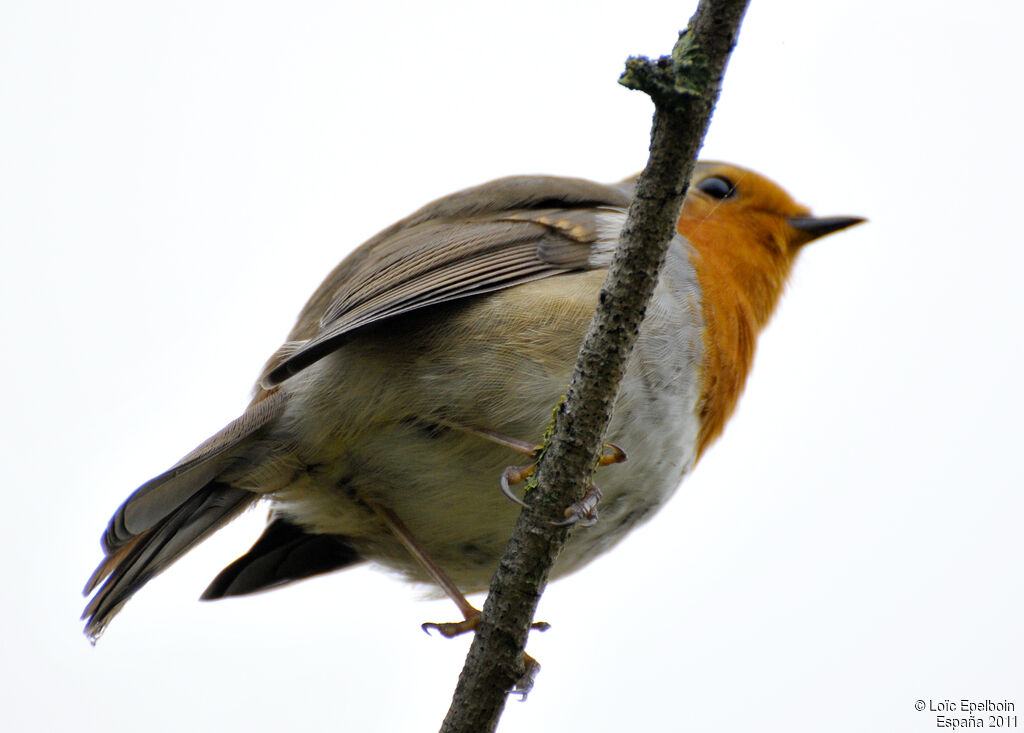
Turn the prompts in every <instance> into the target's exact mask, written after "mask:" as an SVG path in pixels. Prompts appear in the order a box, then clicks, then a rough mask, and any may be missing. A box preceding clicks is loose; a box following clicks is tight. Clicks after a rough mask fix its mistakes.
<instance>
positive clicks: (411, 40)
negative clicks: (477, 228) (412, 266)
mask: <svg viewBox="0 0 1024 733" xmlns="http://www.w3.org/2000/svg"><path fill="white" fill-rule="evenodd" d="M349 5H357V4H355V3H352V4H349V3H341V2H334V3H332V2H290V3H267V2H251V1H250V2H236V3H228V2H215V1H210V0H206V1H204V2H165V3H137V2H120V3H113V2H92V3H74V2H44V1H41V0H31V1H30V0H24V1H21V2H18V1H12V0H7V1H6V2H4V3H3V4H2V5H0V104H2V105H3V111H2V114H0V244H2V247H3V264H2V266H0V313H2V315H0V329H2V331H0V337H2V341H3V344H4V349H5V358H4V359H3V364H2V366H0V370H2V376H3V383H4V385H5V387H6V395H5V406H4V409H3V414H4V419H3V420H2V425H0V431H2V441H0V445H2V448H0V450H2V451H3V454H2V455H3V465H4V469H5V470H4V477H5V487H4V492H5V495H4V507H5V511H4V513H3V517H2V519H0V524H2V534H0V537H2V540H0V541H2V543H3V548H2V549H3V552H2V554H0V558H2V559H0V574H2V575H0V577H2V581H3V587H4V589H5V602H4V603H3V604H0V624H2V627H3V628H4V629H5V633H4V640H3V642H2V643H0V644H2V649H3V651H2V654H0V690H2V692H0V697H2V698H4V702H3V705H2V706H0V727H3V728H4V729H5V730H11V731H15V730H17V731H22V730H25V731H37V730H38V731H58V730H74V731H110V730H124V731H136V730H138V731H182V730H199V731H205V730H220V731H249V732H258V731H274V730H286V729H287V730H291V729H303V730H311V731H318V730H325V731H326V730H331V731H397V730H403V731H414V730H415V731H430V730H436V729H437V727H438V726H439V724H440V721H441V719H442V717H443V715H444V713H445V711H446V710H447V708H448V705H449V701H450V696H451V692H452V690H453V688H454V684H455V681H456V678H457V675H458V672H459V670H460V669H461V665H462V660H463V657H464V655H465V651H466V649H467V648H468V644H469V641H468V639H459V640H455V641H446V640H442V639H439V638H436V637H434V638H431V637H427V636H426V635H424V634H423V633H422V632H421V631H420V629H419V624H420V623H421V622H423V621H427V620H450V619H451V618H452V617H453V611H454V609H453V607H452V606H451V605H450V604H448V603H445V602H427V601H423V600H421V595H422V594H421V591H420V590H418V589H416V588H415V587H410V586H407V585H404V584H402V583H400V582H398V581H397V580H396V579H394V578H393V577H391V576H390V575H388V574H387V573H385V572H381V571H379V570H375V569H373V568H360V569H356V570H353V571H349V572H344V573H340V574H336V575H333V576H330V577H327V578H322V579H318V580H314V581H310V582H307V583H303V584H300V585H297V586H295V587H292V588H289V589H285V590H281V591H278V592H273V593H268V594H265V595H262V596H259V597H254V598H248V599H240V600H232V601H224V602H219V603H213V604H203V603H199V602H198V601H197V600H196V599H197V597H198V595H199V593H200V592H201V591H202V590H203V589H204V588H205V587H206V584H207V583H208V582H209V580H210V579H212V577H213V576H214V575H215V574H216V573H217V572H218V571H219V570H220V569H221V568H222V567H223V566H224V565H225V564H227V563H228V562H230V561H231V560H233V559H234V558H235V557H236V556H237V555H238V554H240V553H241V552H243V551H244V550H246V549H247V548H248V547H249V545H250V543H251V542H252V540H253V539H254V538H255V537H256V536H257V535H258V534H259V532H260V525H261V523H262V521H263V511H262V510H257V511H256V512H253V513H251V514H250V515H247V516H246V517H245V518H243V519H242V520H240V521H238V522H237V523H236V524H234V525H232V526H231V527H230V528H228V529H226V530H224V531H223V532H222V533H220V534H219V535H218V536H217V537H216V538H214V539H213V540H211V541H209V542H208V543H206V544H205V545H203V546H202V547H201V548H200V549H199V550H197V551H195V552H193V553H191V554H190V555H189V556H188V557H187V558H185V559H184V560H182V561H181V562H180V563H179V564H177V565H176V566H175V567H173V568H172V569H171V570H169V571H168V572H167V573H165V574H164V575H163V576H161V577H160V578H158V579H157V580H156V581H154V582H153V583H151V584H150V585H149V586H148V587H146V589H145V590H144V591H143V592H141V593H140V594H139V595H138V596H137V597H136V598H135V599H134V600H133V601H132V602H131V603H129V604H128V606H127V607H126V608H125V610H124V612H123V613H122V614H121V616H119V617H118V618H117V619H116V621H115V622H114V624H113V625H112V626H111V627H110V629H109V631H108V633H107V634H106V636H105V637H104V638H103V639H102V641H101V642H100V644H99V645H98V646H97V647H95V648H92V647H90V646H89V644H88V642H87V641H86V640H85V638H84V637H83V636H81V633H80V629H81V627H80V624H79V622H78V615H79V613H80V611H81V608H82V603H83V601H82V598H81V597H80V595H79V594H80V589H81V587H82V585H83V583H84V581H85V579H86V578H87V577H88V575H89V573H90V572H91V571H92V569H93V567H94V566H95V564H96V562H97V561H98V560H99V559H100V548H99V544H98V539H99V536H100V533H101V531H102V530H103V528H104V526H105V524H106V521H107V519H108V517H109V516H110V514H111V513H112V511H113V510H114V509H115V508H116V506H117V505H118V504H119V503H120V501H121V500H122V499H123V498H124V497H125V496H126V495H127V494H128V493H129V492H130V491H131V490H132V489H134V488H135V487H136V486H137V485H138V484H140V483H141V482H142V481H144V480H146V479H148V478H150V477H151V476H153V475H154V474H156V473H158V472H160V471H162V470H163V469H165V468H166V467H168V466H169V465H170V464H172V463H173V462H174V461H176V460H177V459H178V458H179V457H180V456H181V455H183V454H184V453H186V452H188V451H189V450H190V449H191V448H192V447H193V446H194V445H195V444H197V443H198V442H200V441H201V440H202V439H204V438H205V437H207V436H208V435H209V434H211V433H212V432H214V431H215V430H217V429H218V428H220V427H221V425H223V424H224V423H226V422H228V421H229V420H231V419H232V418H234V417H235V416H236V415H237V414H238V413H239V412H240V411H241V410H242V409H243V407H244V406H245V404H246V402H247V396H248V391H249V388H250V385H251V383H252V381H253V380H254V378H255V376H256V374H257V371H258V370H259V368H260V366H261V365H262V363H263V361H264V359H265V358H266V357H267V356H268V355H269V354H270V353H272V352H273V351H274V350H275V349H276V348H277V346H278V345H279V343H280V341H281V340H282V339H283V338H284V335H285V334H286V333H287V331H288V329H289V328H290V326H291V323H292V321H293V319H294V317H295V315H296V314H297V313H298V311H299V309H300V308H301V306H302V304H303V303H304V302H305V299H306V297H307V296H308V295H309V294H310V293H311V292H312V290H313V288H315V287H316V285H317V284H318V283H319V282H320V280H321V279H322V278H323V276H324V275H325V274H326V273H327V272H328V271H329V270H330V269H331V268H332V267H333V266H334V265H335V264H336V262H337V261H338V260H340V259H341V258H342V257H343V256H344V255H345V254H346V253H347V252H348V251H349V250H350V249H352V248H353V247H355V246H356V245H358V244H359V243H360V242H362V241H363V240H365V239H366V238H367V237H369V236H370V235H372V234H374V233H375V232H377V231H378V230H380V229H382V228H384V227H385V226H387V225H388V224H390V223H392V222H393V221H394V220H396V219H398V218H399V217H401V216H403V215H405V214H407V213H409V212H410V211H412V210H413V209H415V208H417V207H419V206H420V205H422V204H424V203H426V202H427V201H430V200H432V199H434V198H436V197H438V196H440V195H443V194H446V193H449V192H451V191H454V190H457V189H459V188H463V187H465V186H468V185H472V184H476V183H480V182H483V181H485V180H488V179H491V178H495V177H498V176H503V175H509V174H514V173H552V174H559V175H572V176H582V177H588V178H593V179H596V180H602V181H614V180H618V179H620V178H622V177H624V176H626V175H628V174H631V173H633V172H635V171H637V170H639V169H641V168H642V167H643V165H644V163H645V160H646V149H647V145H648V131H649V125H650V115H651V105H650V102H649V101H648V100H647V99H646V98H645V97H644V96H643V95H641V94H639V93H636V92H630V91H627V90H626V89H624V88H622V87H620V86H619V85H618V84H617V83H616V79H617V77H618V75H619V73H620V72H621V70H622V67H623V63H624V61H625V59H626V57H627V56H628V55H630V54H647V55H658V54H663V53H667V52H668V51H669V50H670V49H671V46H672V44H673V42H674V39H675V35H676V31H677V30H678V29H679V28H681V27H683V26H684V25H685V23H686V21H687V19H688V17H689V15H690V14H691V12H692V10H693V7H694V6H693V5H692V4H690V3H669V2H637V3H633V4H628V3H622V2H614V3H612V2H587V3H582V2H581V3H566V2H557V0H545V1H544V2H532V1H530V0H526V1H519V2H515V3H502V4H493V3H480V2H464V3H455V2H443V1H439V2H434V3H404V2H387V1H386V0H380V1H378V2H372V3H359V4H358V9H348V7H347V6H349ZM1022 23H1024V10H1022V9H1021V6H1020V5H1019V4H1016V3H1008V2H996V1H995V0H975V2H971V3H964V2H956V3H954V2H939V1H933V2H928V3H924V2H920V1H913V0H884V1H882V0H860V1H859V2H821V1H820V0H802V1H800V0H785V1H783V0H775V1H774V2H767V1H765V0H754V1H753V4H752V7H751V9H750V11H749V13H748V15H747V19H746V22H745V24H744V26H743V30H742V33H741V35H740V40H739V46H738V48H737V49H736V52H735V54H734V56H733V59H732V63H731V64H730V66H729V71H728V74H727V76H726V79H725V86H724V91H723V94H722V98H721V101H720V103H719V105H718V109H717V112H716V114H715V118H714V121H713V122H712V126H711V131H710V134H709V135H708V138H707V142H706V145H705V148H704V153H703V156H704V157H707V158H717V159H722V160H728V161H732V162H736V163H739V164H742V165H745V166H748V167H751V168H754V169H756V170H758V171H761V172H763V173H765V174H766V175H768V176H769V177H771V178H773V179H775V180H777V181H778V182H779V183H781V184H782V185H783V186H784V187H786V188H787V189H788V190H789V191H791V192H792V193H793V195H794V196H795V197H796V198H797V199H798V200H800V201H802V202H804V203H806V204H808V205H809V206H811V207H812V208H813V209H814V211H815V212H816V213H819V214H823V215H833V214H855V215H861V216H866V217H868V218H869V219H870V220H871V222H870V224H868V225H865V226H861V227H858V228H856V229H853V230H850V231H849V232H844V233H842V234H840V235H837V236H835V237H830V238H829V239H827V240H823V241H822V242H820V243H817V244H815V245H813V246H812V247H810V248H808V250H807V251H806V252H805V255H804V257H803V259H802V261H800V262H799V263H798V266H797V271H796V274H795V277H794V278H793V281H792V284H791V287H790V288H789V291H788V293H787V296H786V298H785V300H784V302H783V305H782V307H781V308H780V310H779V312H778V314H777V317H776V319H775V321H774V322H773V324H772V325H771V327H770V328H769V329H768V330H767V332H766V333H765V334H764V335H763V337H762V339H761V342H760V350H759V353H758V358H757V362H756V364H755V368H754V371H753V376H752V377H751V379H750V381H749V383H748V388H747V393H746V396H745V397H744V399H743V400H742V402H741V405H740V409H739V411H738V413H737V415H736V416H735V417H734V419H733V421H732V423H731V424H730V426H729V427H728V429H727V430H726V432H725V436H724V437H723V439H722V440H721V441H720V442H719V443H718V444H717V445H716V446H715V447H714V448H713V449H712V450H711V451H710V453H709V454H708V455H707V456H706V457H705V458H704V460H703V461H702V463H701V465H699V466H698V467H697V470H696V471H695V473H694V474H693V475H692V476H691V477H690V479H688V480H687V482H686V483H685V484H684V486H683V487H682V489H681V490H680V492H679V493H678V494H677V495H676V497H675V499H674V500H673V501H672V503H671V504H670V505H669V506H668V507H667V508H666V509H665V510H664V511H663V512H662V513H661V514H660V515H659V516H657V517H656V518H655V519H654V520H653V521H652V522H651V523H650V524H648V525H647V526H645V527H643V528H642V529H641V530H639V531H637V532H636V533H634V534H633V535H632V536H631V537H630V538H629V539H628V540H627V541H626V542H624V543H623V544H622V545H621V546H620V548H619V549H618V550H617V551H616V552H614V553H612V554H611V555H608V556H606V557H603V558H601V559H600V560H598V561H596V562H594V563H593V564H591V565H590V566H589V567H587V568H586V569H585V570H584V571H582V572H580V573H578V574H576V575H575V576H572V577H570V578H568V579H565V580H563V581H559V582H558V583H555V584H554V585H552V586H551V587H550V588H549V589H548V592H547V594H546V595H545V596H544V598H543V601H542V603H541V607H540V611H539V617H540V618H543V619H544V620H546V621H549V622H550V623H551V624H552V629H551V630H550V631H549V632H547V633H546V634H544V635H539V634H535V635H534V636H533V637H532V638H531V641H530V645H529V649H530V652H531V653H532V654H533V655H534V656H535V657H537V658H538V659H539V660H540V661H541V664H542V665H543V669H542V671H541V674H540V676H539V678H538V681H537V687H536V689H535V691H534V693H533V695H532V696H531V697H530V699H529V700H528V702H527V703H525V704H518V703H510V704H509V706H508V709H507V711H506V713H505V717H504V720H503V723H502V727H501V730H502V731H503V732H508V733H511V732H513V731H530V732H531V733H538V732H539V731H565V730H587V731H593V732H595V733H596V732H597V731H620V730H633V729H641V730H642V729H649V730H688V731H689V730H693V731H703V730H724V731H747V730H785V731H820V730H829V731H863V730H893V731H922V732H923V731H928V730H932V729H934V728H935V725H936V721H935V714H934V713H929V712H924V713H919V712H917V711H915V709H914V704H915V701H917V700H925V701H928V700H934V701H940V700H945V699H947V698H949V699H953V700H959V699H961V698H973V699H984V698H990V699H993V700H1004V699H1008V700H1011V701H1013V702H1015V703H1016V705H1017V708H1018V713H1019V714H1020V715H1022V716H1024V665H1022V664H1021V659H1022V658H1024V630H1022V624H1021V621H1020V620H1021V619H1022V618H1024V596H1022V588H1021V585H1022V581H1021V565H1022V560H1024V551H1022V539H1021V520H1022V516H1024V498H1022V488H1024V486H1022V484H1024V481H1022V479H1021V469H1020V464H1021V455H1022V448H1021V442H1022V433H1024V431H1022V427H1021V415H1022V414H1024V391H1022V388H1021V372H1022V356H1024V353H1022V352H1024V347H1022V336H1021V333H1022V327H1021V316H1022V315H1024V307H1022V306H1024V296H1022V286H1021V278H1022V272H1024V242H1022V237H1021V235H1020V233H1019V231H1018V227H1019V225H1020V224H1019V221H1020V217H1019V215H1018V212H1019V211H1020V208H1021V205H1020V197H1021V194H1022V186H1021V180H1022V178H1021V175H1020V170H1021V166H1022V163H1024V155H1022V148H1024V145H1022V143H1021V130H1022V129H1024V114H1022V106H1021V91H1020V84H1019V77H1020V70H1021V68H1022V67H1024V53H1022V51H1021V40H1020V28H1021V27H1022ZM1021 719H1024V718H1021ZM5 722H6V723H7V724H4V723H5Z"/></svg>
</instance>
